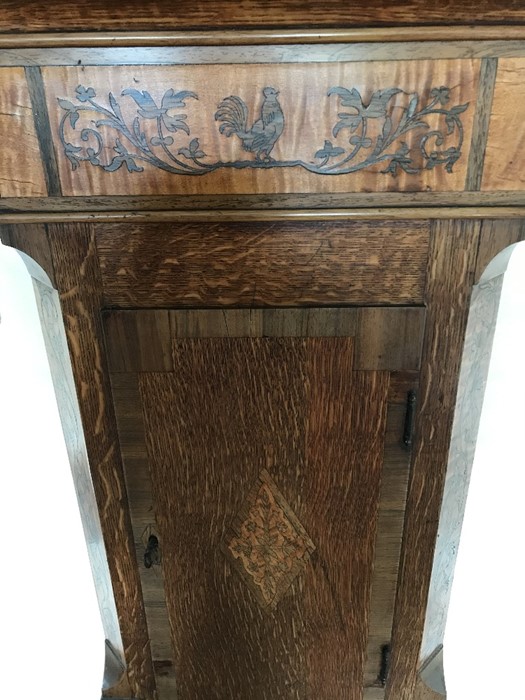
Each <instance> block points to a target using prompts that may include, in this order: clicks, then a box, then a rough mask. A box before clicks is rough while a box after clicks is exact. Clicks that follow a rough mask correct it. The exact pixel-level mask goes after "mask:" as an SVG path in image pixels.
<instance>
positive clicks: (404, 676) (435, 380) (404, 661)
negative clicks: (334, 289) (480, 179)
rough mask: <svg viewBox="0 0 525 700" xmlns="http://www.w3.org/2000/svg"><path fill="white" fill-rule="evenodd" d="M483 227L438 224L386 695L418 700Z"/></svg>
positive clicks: (433, 239) (432, 252) (434, 231)
mask: <svg viewBox="0 0 525 700" xmlns="http://www.w3.org/2000/svg"><path fill="white" fill-rule="evenodd" d="M479 234H480V224H479V223H477V222H461V221H458V222H454V221H448V222H447V221H439V222H437V221H436V222H434V223H433V224H432V232H431V248H430V257H429V268H428V283H427V291H426V305H427V321H426V328H425V338H424V342H423V356H422V361H421V368H422V369H421V380H420V390H419V394H420V397H419V400H418V411H417V426H418V427H417V429H416V433H415V439H414V448H413V459H412V471H411V475H410V482H409V489H408V497H407V511H406V519H405V530H404V537H403V548H402V556H401V566H400V577H399V586H398V593H397V599H396V607H395V613H394V633H393V647H392V662H391V671H390V677H389V680H388V683H387V693H386V697H387V698H388V699H389V700H412V697H413V692H414V686H415V682H416V672H417V660H418V655H419V649H420V645H421V640H422V634H423V627H424V619H425V610H426V604H427V599H428V588H429V583H430V576H431V570H432V562H433V555H434V546H435V542H436V535H437V527H438V520H439V511H440V507H441V499H442V495H443V487H444V481H445V474H446V468H447V462H448V447H449V444H450V436H451V430H452V422H453V417H454V408H455V401H456V391H457V385H458V376H459V367H460V363H461V357H462V350H463V339H464V333H465V327H466V322H467V317H468V311H469V304H470V295H471V289H472V285H473V281H474V274H475V267H476V253H477V247H478V242H479Z"/></svg>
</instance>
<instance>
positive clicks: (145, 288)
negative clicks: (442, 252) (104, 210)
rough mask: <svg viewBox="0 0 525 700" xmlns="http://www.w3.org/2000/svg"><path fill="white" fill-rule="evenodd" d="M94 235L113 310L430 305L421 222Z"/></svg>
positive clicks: (126, 230)
mask: <svg viewBox="0 0 525 700" xmlns="http://www.w3.org/2000/svg"><path fill="white" fill-rule="evenodd" d="M95 230H96V238H97V249H98V254H99V259H100V266H101V274H102V283H103V288H104V301H105V305H106V306H110V307H121V308H136V307H164V308H166V307H170V306H183V307H184V306H192V307H198V306H234V305H236V306H244V307H249V306H265V305H267V306H295V305H307V306H314V305H324V306H330V305H334V304H418V303H421V301H422V298H423V291H424V285H425V279H426V260H427V254H428V230H429V224H428V222H424V221H417V222H410V223H407V222H391V223H387V224H385V223H383V224H378V223H357V222H345V223H343V222H338V223H333V222H316V223H315V224H313V223H311V224H308V223H290V222H287V223H279V224H267V223H244V224H242V223H232V224H224V223H208V224H207V225H206V226H205V227H203V226H201V225H199V224H191V223H189V224H173V225H170V226H160V225H156V224H152V225H147V226H142V225H130V224H123V225H106V224H104V225H97V226H96V227H95ZM167 251H169V252H167Z"/></svg>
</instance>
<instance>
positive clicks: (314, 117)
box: [42, 47, 525, 196]
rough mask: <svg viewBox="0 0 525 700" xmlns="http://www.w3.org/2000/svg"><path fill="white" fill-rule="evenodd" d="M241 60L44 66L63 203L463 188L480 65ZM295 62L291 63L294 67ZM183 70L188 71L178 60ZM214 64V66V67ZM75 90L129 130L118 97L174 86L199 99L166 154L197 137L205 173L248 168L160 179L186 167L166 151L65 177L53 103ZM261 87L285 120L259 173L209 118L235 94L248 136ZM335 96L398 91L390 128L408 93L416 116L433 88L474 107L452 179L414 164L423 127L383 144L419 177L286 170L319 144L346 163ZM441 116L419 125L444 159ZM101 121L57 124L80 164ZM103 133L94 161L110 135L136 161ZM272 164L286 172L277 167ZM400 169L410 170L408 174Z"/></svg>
mask: <svg viewBox="0 0 525 700" xmlns="http://www.w3.org/2000/svg"><path fill="white" fill-rule="evenodd" d="M243 51H244V53H245V54H247V55H249V56H255V58H253V59H252V60H253V61H254V62H253V63H252V64H245V65H236V67H235V70H231V68H230V67H229V65H223V66H221V65H197V64H196V63H193V65H180V66H172V67H170V66H146V65H137V66H108V67H93V66H84V65H81V66H78V65H75V66H70V67H49V68H43V69H42V74H43V76H44V81H45V85H46V95H47V105H48V110H49V116H50V121H51V125H52V130H53V134H54V137H55V149H56V152H57V156H58V160H59V170H60V181H61V184H62V190H63V193H64V194H65V195H66V196H75V195H122V194H128V195H159V194H163V195H167V194H179V195H181V194H184V195H203V194H218V193H220V194H253V193H257V194H269V193H287V192H290V193H291V192H298V193H305V192H315V193H325V192H382V191H385V192H390V191H446V192H451V191H462V190H463V189H464V184H465V177H466V172H467V163H468V152H469V145H470V141H471V132H472V122H473V117H474V111H475V103H476V95H477V82H478V75H479V66H480V61H479V59H461V60H459V59H457V60H454V59H450V60H447V59H443V60H436V61H434V60H403V61H386V60H383V61H380V60H378V61H375V60H374V61H370V62H366V61H365V62H355V61H354V62H352V61H351V60H345V59H344V57H341V51H340V48H337V53H336V57H337V62H336V63H328V62H322V63H316V64H308V63H297V62H296V63H288V64H284V63H257V62H256V61H257V58H256V56H257V50H256V49H254V48H253V47H250V48H244V49H243ZM524 51H525V49H524ZM308 52H309V53H311V49H310V48H309V49H308ZM139 53H140V52H139V51H137V52H136V53H135V55H136V56H138V55H139ZM277 58H278V57H277ZM277 58H276V59H275V60H277ZM292 58H293V56H292ZM195 60H197V59H194V61H195ZM261 60H262V59H261ZM294 60H295V61H297V57H295V59H294ZM228 61H229V63H231V61H232V59H231V58H229V59H228ZM184 62H185V63H188V62H189V61H188V59H187V58H186V59H185V61H184ZM213 63H216V60H215V59H214V60H213ZM78 85H83V86H85V87H92V88H93V89H94V90H95V91H96V101H97V102H98V103H99V104H101V105H103V106H104V108H106V109H107V108H110V104H109V92H111V93H112V94H113V95H114V96H115V98H116V99H117V100H118V102H119V105H120V108H121V110H122V115H123V118H124V120H125V121H126V123H128V124H129V125H130V128H131V124H132V123H133V120H134V118H135V117H136V116H137V104H136V103H135V101H134V99H133V98H132V97H131V96H130V95H124V96H122V92H123V91H124V90H126V89H130V88H133V89H137V90H147V91H148V92H149V93H150V94H151V96H152V98H153V99H154V100H156V101H157V102H160V100H161V99H162V96H163V95H164V94H165V92H166V91H167V90H168V89H171V88H173V89H175V90H176V91H180V90H188V91H193V92H194V93H196V94H197V95H198V100H195V99H192V98H188V99H187V100H186V106H185V107H184V113H185V114H186V115H187V124H188V125H189V128H190V130H191V134H190V135H187V134H185V133H184V132H183V131H182V130H179V131H177V133H174V134H173V136H174V144H173V146H170V148H171V150H172V151H173V154H174V157H175V158H177V153H178V150H179V149H180V148H188V147H189V144H190V142H191V141H192V139H193V138H198V139H199V148H200V149H201V150H202V152H204V153H205V154H206V155H205V156H203V157H201V158H200V161H201V162H202V163H205V164H211V163H215V162H220V163H231V162H235V161H241V162H243V163H249V164H250V165H249V166H246V165H245V167H243V168H242V169H239V168H236V167H229V166H221V167H219V168H218V169H215V170H212V171H211V172H207V173H206V174H204V175H202V174H201V175H198V171H199V168H200V166H198V167H197V166H196V164H195V163H191V161H190V162H189V166H190V170H191V168H193V169H194V171H195V170H196V171H197V174H195V173H194V174H191V172H190V171H188V174H185V175H180V174H174V173H172V172H168V169H169V168H170V167H176V169H177V171H180V169H181V167H182V168H183V169H184V166H181V165H179V164H177V163H175V161H174V160H173V155H172V156H168V154H167V153H166V152H165V151H164V150H163V147H162V146H152V149H153V154H154V158H153V161H154V163H156V165H154V164H151V162H148V159H149V160H150V161H151V158H150V157H149V155H147V154H144V153H142V155H141V154H138V155H139V156H140V159H139V160H138V161H137V165H139V166H140V167H144V172H142V173H139V172H133V173H129V172H128V171H127V168H126V167H121V168H119V169H117V170H115V171H114V172H106V171H104V170H103V169H102V168H100V167H95V166H94V165H92V164H91V163H89V162H87V161H86V162H82V163H81V164H80V166H79V167H78V168H76V169H73V168H72V164H71V162H70V160H69V159H68V158H67V157H66V155H65V152H64V147H63V145H62V144H61V143H60V141H59V139H58V127H59V123H60V120H61V119H62V117H64V116H65V114H66V112H65V111H64V109H62V107H61V106H60V104H59V102H58V99H63V98H65V99H66V100H69V101H70V102H72V103H75V104H76V103H77V100H76V96H75V90H76V88H77V86H78ZM265 86H271V87H273V88H275V89H276V90H278V91H279V98H278V99H279V104H280V106H281V108H282V110H283V113H284V124H285V126H284V131H283V133H282V135H281V136H280V137H279V138H278V140H277V142H276V143H275V146H274V148H273V150H272V153H271V157H272V158H273V159H274V160H275V163H274V164H272V163H267V164H266V165H264V167H252V165H251V163H252V162H253V160H254V155H253V154H251V153H247V152H246V151H244V150H243V146H242V143H241V139H239V138H237V136H235V135H234V136H232V137H231V138H227V137H226V136H225V135H224V134H221V133H220V132H219V126H220V125H219V124H218V123H217V122H216V121H215V120H214V115H215V113H216V111H217V107H218V105H219V104H220V102H221V101H222V100H223V99H224V98H226V97H228V96H231V95H234V96H239V97H241V98H242V99H243V100H244V102H245V103H246V105H247V107H248V112H249V118H248V125H247V126H248V128H249V127H250V126H251V124H253V122H254V121H255V119H256V118H257V117H258V115H259V112H260V110H261V107H262V103H263V96H262V90H263V88H264V87H265ZM338 86H342V87H345V88H348V89H351V88H355V89H357V90H358V91H359V92H360V94H361V95H362V98H363V101H364V104H365V105H367V106H368V105H369V102H370V100H371V99H372V94H373V93H374V92H375V91H377V90H387V89H389V88H391V87H398V88H399V89H401V90H403V91H404V92H403V93H401V92H400V93H397V94H395V95H393V96H392V99H391V100H390V101H388V100H387V102H388V113H389V115H390V116H391V119H392V121H393V123H394V128H395V125H396V124H397V121H398V118H400V117H401V115H402V113H403V112H402V109H401V108H404V109H408V108H409V103H410V100H411V99H412V96H411V93H418V95H419V102H418V106H417V110H422V109H423V108H424V107H425V106H427V105H428V104H430V103H431V102H432V100H433V97H432V96H431V94H430V93H431V90H432V89H433V88H439V87H440V86H447V87H449V88H450V101H449V103H447V105H448V107H452V106H454V105H457V106H459V105H463V104H467V103H469V104H470V106H469V108H467V110H466V111H464V112H462V113H461V114H460V119H461V122H462V125H463V130H464V142H463V145H462V147H461V151H462V155H461V156H460V157H459V160H458V161H457V162H456V163H455V164H454V166H453V168H452V172H450V173H449V172H447V171H446V169H445V167H444V165H443V164H441V165H437V166H436V167H429V168H426V162H427V161H425V159H423V157H422V155H421V150H420V147H419V143H420V140H421V137H422V136H423V135H424V134H425V133H426V132H427V129H424V130H423V131H422V130H421V128H415V129H412V130H407V131H406V133H404V134H403V136H402V137H400V138H398V139H396V140H395V142H394V143H393V144H392V146H391V151H392V153H395V152H396V151H397V150H398V148H400V147H401V141H403V142H406V143H407V144H408V146H409V147H411V148H412V151H411V157H412V158H413V162H414V164H415V167H416V168H420V167H422V170H421V171H420V172H418V173H411V172H406V170H405V169H403V168H398V172H397V176H396V177H392V175H391V174H390V173H389V172H384V171H385V168H386V167H387V165H388V162H389V160H388V159H386V160H382V161H381V162H378V163H375V164H372V165H370V166H367V167H366V168H364V169H361V170H358V171H356V172H351V173H349V174H338V175H336V174H335V172H334V171H333V170H329V171H327V173H328V174H324V175H323V174H317V173H314V172H311V171H309V170H308V169H306V168H305V167H301V166H299V165H295V166H293V167H292V166H291V165H290V164H293V163H297V162H298V161H301V162H304V163H306V164H308V167H310V166H314V165H318V164H320V163H321V162H322V156H319V157H316V155H315V154H316V153H317V152H318V151H319V149H321V150H322V149H323V147H324V146H323V144H324V143H325V141H327V140H331V141H332V142H333V147H336V148H343V149H345V153H346V155H348V154H349V153H350V151H353V150H354V145H352V144H349V139H350V138H351V137H352V134H351V133H350V132H349V130H348V129H342V130H340V131H339V133H338V132H337V131H335V135H334V126H335V124H336V123H337V122H338V119H339V117H338V114H340V113H341V109H342V107H341V104H340V99H339V97H338V95H337V94H333V95H331V96H328V94H327V93H328V91H329V90H330V89H331V88H333V87H338ZM409 93H410V94H409ZM86 106H88V103H83V107H86ZM438 108H439V109H442V108H443V106H442V105H440V104H438ZM439 109H438V110H437V112H436V113H429V114H427V115H423V116H422V117H421V119H422V120H423V121H425V122H426V123H428V127H429V129H430V130H432V129H441V130H442V131H443V134H444V142H443V144H442V146H440V147H439V148H440V150H443V151H444V150H446V149H448V148H449V147H456V146H458V145H459V130H458V129H457V128H454V129H453V131H452V133H451V134H450V135H447V128H446V124H445V116H444V115H443V113H442V112H440V111H439ZM368 114H370V118H369V119H367V127H366V137H365V134H362V135H363V138H365V145H364V146H363V148H362V149H361V150H360V151H359V149H358V151H359V153H358V155H357V156H356V158H357V161H358V162H361V161H362V162H365V161H366V158H367V157H369V156H370V155H371V152H372V150H373V148H374V144H375V143H376V140H377V139H378V138H379V137H381V134H382V129H383V123H384V118H382V117H381V116H380V114H379V113H377V111H376V112H374V111H373V110H372V111H371V112H369V113H368ZM372 115H374V116H372ZM105 116H107V114H106V115H105ZM101 118H104V115H103V114H100V113H95V112H92V111H83V112H80V119H79V121H78V124H76V126H75V130H73V129H72V128H71V125H70V124H67V123H66V125H65V139H66V141H67V142H71V143H72V144H74V146H79V147H81V148H82V149H83V151H82V152H83V153H84V155H86V154H87V151H86V149H87V148H88V147H92V148H94V149H98V146H97V143H96V142H95V140H94V137H93V136H92V137H91V139H89V140H88V142H86V141H82V140H81V138H80V134H81V129H82V128H83V127H84V126H86V127H91V128H92V127H93V120H94V119H101ZM139 120H140V121H141V129H144V131H145V134H146V137H147V138H148V139H150V138H152V137H157V136H158V135H157V121H156V119H141V117H140V116H139ZM100 129H101V131H100V133H101V136H102V139H103V141H104V146H103V148H102V152H101V154H100V156H99V159H100V161H101V162H103V163H109V162H111V160H112V158H113V157H114V156H115V151H114V150H113V148H114V146H115V138H116V137H119V138H120V139H121V141H122V143H124V145H125V147H126V148H128V149H129V151H130V152H135V151H136V146H134V145H133V144H132V143H131V142H130V141H129V140H128V139H127V137H125V135H124V134H123V133H120V134H119V133H117V132H116V131H115V129H112V128H111V127H109V126H102V127H100ZM352 133H353V132H352ZM356 134H357V135H358V136H359V135H361V129H360V127H359V128H358V130H357V131H356V132H355V133H354V136H355V135H356ZM367 138H368V139H370V138H371V139H372V141H370V142H369V141H366V139H367ZM430 141H431V142H432V143H431V142H429V143H428V144H427V146H428V148H427V150H428V152H429V153H430V151H432V150H434V143H433V141H432V139H431V140H430ZM367 149H369V150H368V151H367ZM389 152H390V151H389ZM339 153H341V152H339ZM383 155H385V154H383ZM181 158H182V157H181V156H179V157H178V160H179V162H180V161H181ZM341 158H342V157H334V160H333V161H332V163H334V164H335V163H337V162H339V161H341ZM155 159H157V160H155ZM153 161H152V162H153ZM163 161H165V165H159V162H160V163H162V162H163ZM354 162H355V161H352V163H354ZM279 163H281V164H282V163H287V164H288V165H286V166H282V165H279ZM187 164H188V163H187ZM330 167H332V166H331V165H330ZM200 169H201V170H202V168H200ZM408 170H409V171H410V168H408Z"/></svg>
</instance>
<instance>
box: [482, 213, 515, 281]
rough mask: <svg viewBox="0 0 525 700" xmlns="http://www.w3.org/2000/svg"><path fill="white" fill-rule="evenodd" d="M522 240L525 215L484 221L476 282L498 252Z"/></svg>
mask: <svg viewBox="0 0 525 700" xmlns="http://www.w3.org/2000/svg"><path fill="white" fill-rule="evenodd" d="M520 241H525V217H524V218H523V219H521V220H517V221H504V220H501V219H500V220H495V221H484V222H483V224H482V227H481V235H480V239H479V250H478V258H477V262H476V282H477V281H478V280H479V278H480V277H481V275H482V274H483V271H484V270H485V268H486V267H487V265H488V264H489V263H490V261H491V260H492V259H493V258H495V257H496V255H497V254H498V253H501V251H502V250H503V249H504V248H507V247H508V246H510V245H513V244H514V243H519V242H520Z"/></svg>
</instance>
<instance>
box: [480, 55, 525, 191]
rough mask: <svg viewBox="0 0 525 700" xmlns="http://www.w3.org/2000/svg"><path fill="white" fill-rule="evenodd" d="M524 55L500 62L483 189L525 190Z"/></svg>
mask: <svg viewBox="0 0 525 700" xmlns="http://www.w3.org/2000/svg"><path fill="white" fill-rule="evenodd" d="M524 109H525V58H506V59H501V61H499V62H498V77H497V81H496V87H495V90H494V99H493V102H492V113H491V117H490V128H489V138H488V143H487V150H486V155H485V168H484V174H483V180H482V186H481V189H482V190H485V191H487V190H523V187H524V185H525V155H524V154H525V126H524V124H523V120H522V119H521V116H520V115H521V114H522V112H523V110H524Z"/></svg>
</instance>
